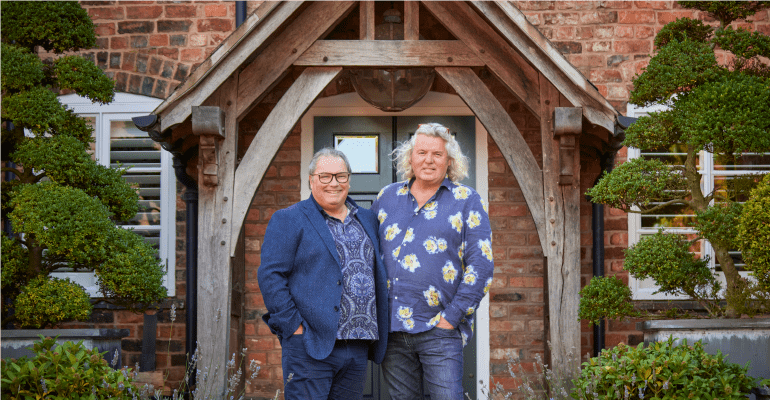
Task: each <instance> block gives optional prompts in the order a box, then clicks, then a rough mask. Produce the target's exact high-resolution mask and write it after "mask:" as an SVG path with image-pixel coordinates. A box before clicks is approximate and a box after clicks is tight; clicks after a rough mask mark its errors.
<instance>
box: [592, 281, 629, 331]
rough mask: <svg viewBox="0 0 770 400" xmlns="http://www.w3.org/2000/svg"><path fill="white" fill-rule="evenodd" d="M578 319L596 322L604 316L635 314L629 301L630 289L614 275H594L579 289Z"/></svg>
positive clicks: (615, 316)
mask: <svg viewBox="0 0 770 400" xmlns="http://www.w3.org/2000/svg"><path fill="white" fill-rule="evenodd" d="M580 297H581V301H580V308H579V310H578V316H579V317H580V319H585V320H588V322H590V323H591V324H598V323H599V321H600V320H602V319H604V318H622V317H626V316H637V315H638V312H637V311H635V310H634V305H633V303H632V302H631V289H630V288H629V287H628V285H626V284H625V283H623V281H622V280H620V278H618V277H616V276H602V277H599V276H595V277H593V278H591V282H589V283H588V285H586V287H584V288H583V289H582V290H580Z"/></svg>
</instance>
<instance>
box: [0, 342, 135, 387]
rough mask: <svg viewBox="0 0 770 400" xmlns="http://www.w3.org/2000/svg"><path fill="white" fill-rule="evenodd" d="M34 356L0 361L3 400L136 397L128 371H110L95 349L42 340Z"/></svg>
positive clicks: (70, 343)
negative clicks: (0, 366) (0, 362)
mask: <svg viewBox="0 0 770 400" xmlns="http://www.w3.org/2000/svg"><path fill="white" fill-rule="evenodd" d="M32 350H33V351H34V352H35V355H34V356H33V357H31V358H29V357H21V358H19V359H16V360H5V359H3V361H2V385H0V386H1V388H0V393H2V397H3V398H4V399H6V398H8V399H23V400H31V399H47V400H80V399H82V400H86V399H87V400H96V399H118V400H129V399H132V398H136V397H135V396H134V394H136V395H138V394H139V393H137V390H136V389H135V388H134V387H133V386H132V383H131V382H132V380H133V376H132V375H131V370H130V369H124V370H114V369H112V368H110V366H109V365H108V363H107V361H105V360H104V358H102V357H103V355H104V354H105V353H106V352H105V353H99V351H98V350H96V349H94V350H89V349H86V348H85V347H83V341H80V342H78V343H73V342H64V343H63V344H61V345H57V344H56V340H55V339H52V338H43V336H42V335H41V336H40V341H39V342H35V344H34V345H33V346H32Z"/></svg>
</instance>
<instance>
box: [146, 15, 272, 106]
mask: <svg viewBox="0 0 770 400" xmlns="http://www.w3.org/2000/svg"><path fill="white" fill-rule="evenodd" d="M282 3H285V2H282V1H265V2H264V3H262V4H260V5H259V6H258V7H257V8H256V9H255V10H254V12H252V13H251V14H249V16H248V17H247V18H246V20H245V21H243V23H242V24H241V25H240V26H239V27H238V28H237V29H236V30H235V31H233V33H232V34H230V35H229V36H228V37H227V38H226V39H225V40H223V41H222V43H220V44H219V46H217V48H216V49H215V50H214V51H213V52H212V53H211V54H210V55H209V56H208V57H207V58H206V60H204V61H203V62H202V63H201V64H200V65H198V67H197V68H196V69H195V70H194V71H193V73H192V74H190V76H188V77H187V79H185V81H184V82H183V83H182V85H180V86H178V87H177V88H176V89H174V91H173V92H172V93H171V94H170V95H169V96H168V97H167V98H166V99H165V100H164V101H163V102H162V103H161V104H160V105H158V107H156V108H155V110H153V112H152V114H154V115H160V114H162V113H164V112H165V111H166V110H168V109H171V108H173V106H174V105H176V103H177V102H178V101H179V100H180V99H181V98H183V97H184V96H185V95H186V94H187V93H189V92H190V91H191V90H194V89H195V88H196V87H197V86H199V85H200V83H201V82H202V81H203V80H204V79H205V78H206V76H208V75H209V74H210V73H211V72H212V71H213V70H215V69H216V68H217V66H219V65H220V64H221V63H222V61H223V60H224V59H225V58H226V56H227V55H228V54H229V53H230V51H231V50H232V49H234V48H235V47H237V46H238V44H239V43H240V42H241V41H243V39H244V38H246V37H247V36H248V35H249V34H250V33H251V32H253V31H254V30H255V29H256V28H257V27H258V26H260V25H261V24H262V22H263V21H265V19H266V18H267V17H268V16H269V15H270V14H271V13H274V12H275V10H276V9H277V8H278V7H279V6H280V5H281V4H282Z"/></svg>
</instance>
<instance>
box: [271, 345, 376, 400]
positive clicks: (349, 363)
mask: <svg viewBox="0 0 770 400" xmlns="http://www.w3.org/2000/svg"><path fill="white" fill-rule="evenodd" d="M281 346H282V348H281V363H282V366H283V382H284V399H286V400H292V399H296V400H327V399H328V400H337V399H361V398H362V397H363V392H364V379H365V375H366V362H367V354H368V352H369V342H368V341H364V340H337V342H336V343H335V344H334V349H333V350H332V353H331V354H330V355H329V356H328V357H326V358H325V359H323V360H316V359H315V358H313V357H310V356H309V355H308V354H307V351H306V350H305V344H304V343H303V342H302V335H301V334H300V335H292V336H291V337H289V338H287V339H283V340H282V341H281ZM289 375H291V378H289Z"/></svg>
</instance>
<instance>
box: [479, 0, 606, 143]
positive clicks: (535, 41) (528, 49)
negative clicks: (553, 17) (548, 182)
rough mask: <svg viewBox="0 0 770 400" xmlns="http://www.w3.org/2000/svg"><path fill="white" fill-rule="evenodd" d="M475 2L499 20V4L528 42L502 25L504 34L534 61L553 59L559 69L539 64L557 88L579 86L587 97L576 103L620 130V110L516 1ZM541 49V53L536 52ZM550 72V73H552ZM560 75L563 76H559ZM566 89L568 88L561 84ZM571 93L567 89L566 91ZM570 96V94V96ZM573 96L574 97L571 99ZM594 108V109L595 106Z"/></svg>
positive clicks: (592, 118)
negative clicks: (573, 63)
mask: <svg viewBox="0 0 770 400" xmlns="http://www.w3.org/2000/svg"><path fill="white" fill-rule="evenodd" d="M470 3H471V5H472V6H473V7H474V8H475V9H476V10H477V11H478V12H479V13H480V14H481V15H482V16H484V17H485V18H486V19H487V20H489V21H490V22H493V23H494V22H495V21H499V20H500V18H497V16H495V15H491V13H490V12H489V11H490V8H489V7H497V9H498V11H500V12H502V13H503V15H504V16H505V17H507V19H508V20H509V21H510V22H511V23H513V27H515V29H516V30H517V31H518V34H519V36H520V37H521V39H522V40H524V41H526V43H522V42H521V41H517V40H515V38H512V37H510V36H509V35H508V34H507V32H505V31H504V30H503V29H500V28H501V27H499V26H498V29H499V30H500V31H501V33H502V34H503V37H505V39H506V40H507V41H508V42H509V43H510V44H511V45H512V46H514V47H515V48H516V49H517V50H518V51H519V52H521V53H522V54H523V55H524V56H525V57H526V58H527V59H528V60H529V61H530V62H532V63H537V62H540V63H542V62H544V61H547V60H550V61H551V62H553V64H554V66H555V67H556V68H557V70H558V72H560V74H559V73H558V72H557V71H553V70H551V69H549V68H544V66H543V65H536V64H535V66H536V68H537V69H538V70H539V71H541V73H543V75H544V76H545V77H546V78H547V79H548V80H549V81H551V83H553V84H554V86H556V87H557V88H559V87H560V86H561V84H560V83H562V84H571V85H573V87H574V88H577V89H579V90H580V91H581V92H582V93H584V94H585V96H581V97H582V98H583V99H584V100H586V101H583V102H581V104H576V106H583V107H588V108H589V110H587V112H586V116H587V117H588V120H589V121H590V122H591V123H593V124H596V125H601V126H603V127H604V128H605V129H607V130H608V131H610V133H612V134H613V135H614V132H615V131H616V130H617V128H616V126H615V125H616V124H617V117H618V116H619V115H620V113H619V112H618V111H617V110H616V109H615V108H614V107H613V106H612V105H611V104H610V103H609V102H608V101H607V99H605V98H604V96H602V95H601V94H600V93H599V91H598V90H597V89H596V87H595V86H594V85H593V84H592V83H591V82H590V81H589V80H588V79H587V78H586V77H585V76H584V75H583V74H582V73H581V72H580V71H578V70H577V69H576V68H575V67H574V66H573V65H572V63H570V62H569V61H568V60H567V59H566V58H565V57H564V55H563V54H562V53H561V52H560V51H559V50H558V49H556V47H555V46H554V45H553V43H551V41H550V40H548V38H546V37H545V36H543V34H542V33H541V32H540V31H539V30H538V29H537V28H536V27H535V26H534V25H532V24H531V23H530V22H529V20H527V17H526V16H525V15H524V14H523V13H522V12H521V11H520V10H519V9H518V8H516V7H515V6H514V5H512V4H510V3H508V2H499V1H493V2H487V1H470ZM532 50H534V51H535V52H539V53H540V54H536V53H533V51H532ZM549 75H550V76H549ZM557 75H560V76H557ZM561 89H562V91H563V90H564V89H565V88H561ZM565 95H567V93H565ZM567 97H568V98H569V96H567ZM570 100H572V99H570ZM591 109H592V110H591Z"/></svg>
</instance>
